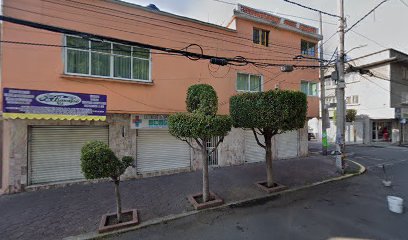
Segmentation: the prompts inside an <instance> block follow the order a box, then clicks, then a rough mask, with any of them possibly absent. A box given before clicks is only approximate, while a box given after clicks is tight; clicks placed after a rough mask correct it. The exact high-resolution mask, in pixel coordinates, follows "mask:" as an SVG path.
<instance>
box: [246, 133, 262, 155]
mask: <svg viewBox="0 0 408 240" xmlns="http://www.w3.org/2000/svg"><path fill="white" fill-rule="evenodd" d="M258 139H259V141H260V142H261V143H264V142H265V140H264V137H263V136H259V135H258ZM264 161H265V149H263V148H262V147H260V146H259V145H258V143H257V142H256V139H255V136H254V133H253V132H252V130H246V131H245V162H247V163H255V162H264Z"/></svg>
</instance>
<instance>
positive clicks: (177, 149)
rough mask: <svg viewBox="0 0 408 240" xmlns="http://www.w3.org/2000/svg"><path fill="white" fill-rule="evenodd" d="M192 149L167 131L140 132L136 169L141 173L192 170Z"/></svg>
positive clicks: (147, 130)
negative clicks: (181, 169)
mask: <svg viewBox="0 0 408 240" xmlns="http://www.w3.org/2000/svg"><path fill="white" fill-rule="evenodd" d="M190 159H191V157H190V147H189V146H188V145H187V143H185V142H183V141H181V140H179V139H177V138H175V137H173V136H172V135H170V133H169V131H168V130H167V129H143V130H138V136H137V159H136V167H137V171H138V172H139V173H146V172H154V171H167V170H172V169H173V170H174V169H179V168H190Z"/></svg>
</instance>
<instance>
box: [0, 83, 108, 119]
mask: <svg viewBox="0 0 408 240" xmlns="http://www.w3.org/2000/svg"><path fill="white" fill-rule="evenodd" d="M3 116H4V117H5V118H12V119H16V118H21V119H54V120H57V119H58V120H100V121H105V120H106V95H99V94H85V93H68V92H51V91H39V90H27V89H13V88H4V89H3Z"/></svg>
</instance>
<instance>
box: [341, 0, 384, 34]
mask: <svg viewBox="0 0 408 240" xmlns="http://www.w3.org/2000/svg"><path fill="white" fill-rule="evenodd" d="M386 2H388V0H383V1H382V2H380V3H379V4H378V5H377V6H375V7H374V8H373V9H371V10H370V11H369V12H368V13H366V15H364V16H363V17H362V18H360V19H359V20H358V21H357V22H355V23H354V24H353V25H352V26H351V27H349V28H348V29H347V30H345V31H344V33H347V32H348V31H350V30H351V29H353V27H355V26H356V25H357V24H359V23H360V22H361V21H363V20H364V19H365V18H366V17H368V15H370V14H371V13H372V12H374V11H375V10H376V9H377V8H379V7H380V6H381V5H383V4H384V3H386Z"/></svg>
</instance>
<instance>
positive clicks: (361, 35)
mask: <svg viewBox="0 0 408 240" xmlns="http://www.w3.org/2000/svg"><path fill="white" fill-rule="evenodd" d="M350 31H351V32H352V33H354V34H356V35H358V36H360V37H362V38H365V39H367V40H368V41H370V42H373V43H375V44H377V45H378V46H380V47H382V48H388V47H387V46H384V45H383V44H381V43H379V42H377V41H375V40H373V39H371V38H369V37H367V36H365V35H363V34H361V33H358V32H356V31H354V30H353V29H351V30H350Z"/></svg>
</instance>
